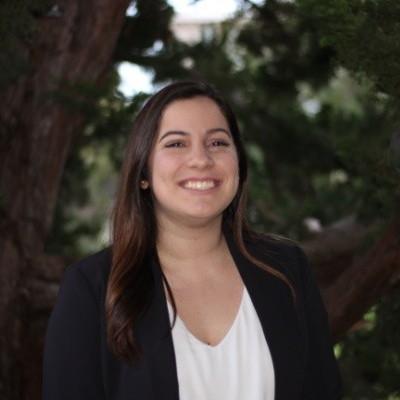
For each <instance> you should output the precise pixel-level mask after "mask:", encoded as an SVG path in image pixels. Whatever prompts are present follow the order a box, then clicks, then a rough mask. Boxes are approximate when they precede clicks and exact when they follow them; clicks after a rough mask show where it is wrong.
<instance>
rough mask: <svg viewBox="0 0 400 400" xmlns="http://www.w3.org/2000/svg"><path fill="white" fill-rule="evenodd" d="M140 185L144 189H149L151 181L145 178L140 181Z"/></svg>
mask: <svg viewBox="0 0 400 400" xmlns="http://www.w3.org/2000/svg"><path fill="white" fill-rule="evenodd" d="M140 187H141V188H142V189H147V188H148V187H149V182H147V181H145V180H141V181H140Z"/></svg>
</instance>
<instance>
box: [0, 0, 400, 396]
mask: <svg viewBox="0 0 400 400" xmlns="http://www.w3.org/2000/svg"><path fill="white" fill-rule="evenodd" d="M0 49H1V51H0V93H1V102H0V399H4V400H16V399H30V400H35V399H40V381H41V357H42V356H41V354H42V347H43V338H44V332H45V328H46V323H47V319H48V316H49V313H50V311H51V309H52V306H53V304H54V301H55V298H56V295H57V291H58V287H59V281H60V278H61V276H62V273H63V271H64V268H65V267H66V266H67V265H69V264H70V263H72V262H74V261H76V260H78V259H79V258H82V257H84V256H86V255H88V254H90V253H93V252H95V251H97V250H100V249H101V248H103V247H105V246H107V245H108V243H109V221H108V218H109V213H110V210H111V207H112V204H113V196H114V191H115V187H116V180H117V177H118V172H119V169H120V165H121V161H122V156H123V152H124V147H125V145H126V142H127V137H128V133H129V129H130V126H131V124H132V121H133V119H134V117H135V114H136V113H137V111H138V110H139V108H140V107H141V105H142V104H143V102H144V101H145V100H146V99H147V98H148V96H149V95H151V94H152V93H154V92H155V91H156V90H158V89H159V88H161V87H163V86H164V85H166V84H167V83H170V82H172V81H174V80H176V79H182V78H194V79H205V80H207V81H208V82H210V83H212V84H214V85H215V86H216V87H217V88H218V89H220V91H221V92H222V93H223V94H224V95H225V97H226V98H227V99H228V100H229V101H230V103H231V105H232V106H233V109H234V111H235V112H236V114H237V116H238V119H239V124H240V127H241V131H242V136H243V139H244V142H245V146H246V150H247V154H248V157H249V162H250V198H249V207H248V220H249V222H250V224H251V225H252V227H253V228H254V229H256V230H260V231H264V232H273V233H276V234H279V235H283V236H288V237H290V238H292V239H294V240H297V241H299V242H300V244H301V246H302V247H303V248H304V250H305V251H306V253H307V255H308V257H309V259H310V261H311V263H312V267H313V268H314V270H315V274H316V276H317V279H318V284H319V287H320V289H321V292H322V295H323V298H324V302H325V304H326V307H327V310H328V313H329V318H330V324H331V330H332V335H333V337H334V340H335V343H336V345H335V354H336V356H337V358H338V362H339V365H340V368H341V372H342V376H343V380H344V385H345V394H346V397H345V399H347V400H350V399H352V400H353V399H354V400H361V399H363V400H364V399H365V400H378V399H379V400H399V399H400V334H399V332H400V318H399V316H400V216H399V204H400V203H399V198H400V190H399V189H400V185H399V182H400V124H399V122H400V121H399V113H398V110H399V99H400V2H399V1H398V0H324V1H318V0H292V1H291V0H257V1H256V0H253V1H249V0H219V1H215V0H214V1H212V0H198V1H187V0H170V1H166V0H136V1H134V2H131V1H129V0H86V1H79V0H68V1H67V0H60V1H48V0H30V1H24V0H2V2H1V4H0Z"/></svg>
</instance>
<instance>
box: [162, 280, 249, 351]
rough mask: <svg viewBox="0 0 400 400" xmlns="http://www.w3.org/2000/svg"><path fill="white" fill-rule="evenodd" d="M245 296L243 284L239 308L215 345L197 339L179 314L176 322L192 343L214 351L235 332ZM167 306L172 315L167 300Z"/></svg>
mask: <svg viewBox="0 0 400 400" xmlns="http://www.w3.org/2000/svg"><path fill="white" fill-rule="evenodd" d="M245 296H246V286H245V285H244V284H243V285H242V293H241V298H240V303H239V307H238V309H237V311H236V314H235V317H234V319H233V321H232V323H231V325H230V327H229V329H228V330H227V331H226V333H225V335H224V336H223V337H222V339H221V340H220V341H219V342H218V343H217V344H215V345H211V344H208V343H206V342H204V341H203V340H201V339H199V338H198V337H197V336H196V335H195V334H194V333H193V332H192V331H191V330H190V329H189V328H188V327H187V326H186V324H185V322H184V321H183V319H182V318H181V317H180V316H179V314H178V313H177V314H176V320H177V322H179V323H180V324H181V325H182V328H183V329H184V330H185V333H186V334H187V335H188V337H189V339H190V340H192V341H194V342H195V343H197V344H199V345H201V346H204V347H205V348H206V349H211V350H216V349H218V348H220V347H222V346H223V345H224V343H225V342H226V341H227V340H228V338H229V337H230V336H231V335H232V332H233V331H234V330H235V327H236V325H237V324H238V320H239V319H240V316H241V314H242V312H243V307H244V306H243V304H244V302H245ZM167 304H168V309H169V310H170V311H171V313H172V306H171V304H170V303H169V301H168V300H167Z"/></svg>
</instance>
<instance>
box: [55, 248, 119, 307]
mask: <svg viewBox="0 0 400 400" xmlns="http://www.w3.org/2000/svg"><path fill="white" fill-rule="evenodd" d="M111 256H112V254H111V247H110V246H109V247H106V248H103V249H101V250H99V251H97V252H95V253H92V254H90V255H88V256H86V257H83V258H81V259H79V260H78V261H76V262H74V263H72V264H70V265H68V266H67V267H66V269H65V272H64V276H63V279H62V286H72V285H73V286H76V285H77V282H81V285H80V286H83V287H86V288H87V289H88V290H89V291H90V292H92V294H93V295H94V296H95V297H96V298H97V299H98V300H99V298H100V297H101V296H102V294H103V293H104V292H105V288H106V286H107V279H108V275H109V272H110V269H111Z"/></svg>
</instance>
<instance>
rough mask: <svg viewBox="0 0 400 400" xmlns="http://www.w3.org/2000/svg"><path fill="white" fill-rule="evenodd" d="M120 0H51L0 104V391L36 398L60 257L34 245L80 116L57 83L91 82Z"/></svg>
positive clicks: (112, 37) (46, 224)
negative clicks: (24, 69) (60, 96)
mask: <svg viewBox="0 0 400 400" xmlns="http://www.w3.org/2000/svg"><path fill="white" fill-rule="evenodd" d="M128 5H129V0H87V1H80V0H61V1H58V2H57V6H53V8H52V10H49V11H50V12H49V13H48V14H46V15H42V16H38V30H37V34H36V35H37V36H36V37H35V40H34V41H33V43H32V45H31V47H25V48H24V49H23V50H24V51H25V52H26V54H27V55H28V58H29V61H30V71H29V73H28V74H26V75H24V76H23V77H21V78H20V79H19V80H18V81H17V82H16V83H14V84H13V85H12V86H9V87H8V88H7V89H6V91H5V93H2V95H1V98H2V102H1V105H0V127H1V128H0V129H1V131H0V132H1V136H0V268H1V273H0V332H1V336H0V398H1V399H5V400H14V399H31V400H34V399H39V398H40V380H41V379H40V372H41V367H40V366H41V350H42V343H43V333H44V328H45V325H46V320H47V316H48V312H49V303H50V304H52V303H53V302H54V295H55V293H56V292H57V282H58V280H59V276H60V274H61V271H62V266H63V263H62V261H60V260H57V258H56V257H49V256H46V255H45V254H44V243H45V239H46V235H47V233H48V232H49V229H50V226H51V223H52V216H53V210H54V207H55V203H56V199H57V193H58V189H59V184H60V178H61V176H62V172H63V168H64V163H65V160H66V157H67V154H68V152H69V150H70V143H71V138H72V137H73V135H75V134H76V132H79V131H80V128H81V127H82V124H83V122H84V121H83V117H82V116H81V115H79V113H78V112H74V113H72V112H71V111H67V109H66V107H65V106H63V104H62V103H61V102H60V101H57V100H56V99H57V93H59V91H60V89H65V88H66V87H73V86H74V85H76V84H79V83H96V82H100V81H101V79H102V78H103V77H104V75H105V74H106V72H107V70H108V69H109V66H110V60H111V56H112V52H113V50H114V47H115V44H116V41H117V38H118V35H119V33H120V31H121V28H122V24H123V22H124V16H125V12H126V8H127V7H128Z"/></svg>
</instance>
